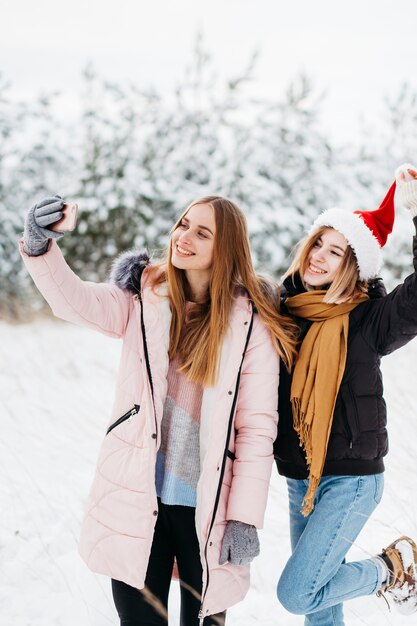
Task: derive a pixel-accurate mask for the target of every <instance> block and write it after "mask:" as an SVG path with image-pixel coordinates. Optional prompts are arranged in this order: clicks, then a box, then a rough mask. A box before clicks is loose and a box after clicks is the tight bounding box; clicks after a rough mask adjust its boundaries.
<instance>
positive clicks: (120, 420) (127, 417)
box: [106, 404, 140, 435]
mask: <svg viewBox="0 0 417 626" xmlns="http://www.w3.org/2000/svg"><path fill="white" fill-rule="evenodd" d="M139 409H140V406H139V405H138V404H135V405H134V406H133V408H131V409H130V410H129V411H127V413H125V414H124V415H122V416H121V417H118V418H117V420H116V421H115V422H113V424H110V426H109V427H108V429H107V432H106V435H108V434H109V433H111V431H112V430H113V429H114V428H117V426H120V424H123V422H126V421H130V420H131V419H132V417H133V416H134V415H136V413H139Z"/></svg>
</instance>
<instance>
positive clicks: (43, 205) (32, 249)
mask: <svg viewBox="0 0 417 626" xmlns="http://www.w3.org/2000/svg"><path fill="white" fill-rule="evenodd" d="M63 206H64V200H63V199H62V198H61V196H53V197H49V198H43V200H41V201H40V202H37V203H36V204H34V205H33V206H32V207H31V208H30V209H29V211H28V212H27V214H26V218H25V228H24V231H23V240H24V245H23V247H24V250H25V252H26V253H27V254H28V255H29V256H40V255H41V254H44V253H45V252H46V251H47V249H48V245H49V240H50V239H59V238H60V237H62V236H63V234H64V233H60V232H55V231H53V230H50V229H49V228H48V226H50V225H51V224H54V223H55V222H57V221H58V220H60V219H61V217H62V208H63Z"/></svg>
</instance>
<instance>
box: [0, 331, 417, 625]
mask: <svg viewBox="0 0 417 626" xmlns="http://www.w3.org/2000/svg"><path fill="white" fill-rule="evenodd" d="M119 350H120V344H119V342H117V341H114V340H111V339H108V338H106V337H103V336H101V335H98V334H94V333H92V332H90V331H87V330H84V329H79V328H76V327H72V326H70V325H66V324H64V323H61V322H58V321H53V320H49V319H47V320H42V321H37V322H33V323H31V324H27V325H20V326H13V325H7V324H5V323H1V322H0V420H1V433H2V434H1V437H0V623H1V624H2V625H3V624H5V625H6V624H7V625H13V626H51V625H52V624H53V625H54V626H74V625H76V626H108V625H110V624H114V625H116V624H117V623H118V620H117V617H116V613H115V610H114V608H113V603H112V599H111V594H110V586H109V581H108V580H107V579H106V578H104V577H101V576H96V575H94V574H93V573H91V572H90V571H89V570H88V569H87V568H86V566H85V565H84V563H83V562H82V561H81V558H80V557H79V556H78V553H77V539H78V534H79V527H80V522H81V519H82V514H83V505H84V501H85V498H86V495H87V492H88V488H89V484H90V480H91V478H92V475H93V468H94V464H95V459H96V455H97V451H98V446H99V443H100V440H101V437H102V436H103V434H104V431H105V427H106V422H107V418H108V416H109V410H110V405H111V403H112V396H113V387H114V380H115V371H116V368H117V363H118V356H119ZM415 364H417V341H415V342H414V343H411V344H409V345H408V346H407V347H405V348H403V349H402V350H400V351H398V352H397V353H394V354H393V355H391V356H389V357H386V358H385V360H384V374H385V388H386V399H387V403H388V408H389V431H390V441H391V452H390V455H389V456H388V459H387V473H386V489H385V495H384V498H383V500H382V503H381V504H380V506H379V507H378V509H377V511H376V512H375V513H374V516H373V517H372V518H371V520H370V521H369V523H368V525H367V527H366V528H365V529H364V531H363V532H362V534H361V535H360V536H359V538H358V540H357V542H356V543H355V545H354V546H353V547H352V550H351V552H350V554H349V557H348V558H349V560H352V559H356V558H364V557H366V556H368V555H370V554H375V553H376V552H378V551H380V550H381V548H382V547H383V546H385V545H387V544H388V543H390V542H391V541H392V540H393V539H394V538H396V537H397V536H398V535H400V534H409V535H411V536H414V537H416V536H417V498H416V491H417V471H416V470H417V415H416V413H417V411H416V409H415V406H414V405H415V384H416V374H415V372H416V369H417V368H416V366H415ZM413 400H414V402H413ZM261 548H262V549H261V555H260V557H258V559H257V560H256V561H255V564H254V566H253V576H252V588H251V591H250V593H249V594H248V596H247V597H246V599H245V600H244V601H243V602H242V603H241V604H240V605H238V606H236V607H234V608H232V609H231V610H230V611H229V614H228V622H227V623H228V626H237V625H239V626H252V625H256V626H288V625H289V626H291V625H297V624H298V625H300V626H301V625H302V624H303V618H301V617H295V616H291V615H289V614H288V613H287V612H286V611H285V610H284V609H283V608H281V607H280V606H279V604H278V602H277V600H276V598H275V585H276V582H277V579H278V576H279V573H280V571H281V569H282V567H283V565H284V563H285V561H286V559H287V558H288V556H289V539H288V524H287V504H286V491H285V482H284V480H283V479H282V478H280V477H278V476H277V475H276V472H275V471H274V474H273V479H272V485H271V493H270V499H269V506H268V511H267V516H266V524H265V529H264V530H263V531H262V532H261ZM171 595H172V610H171V615H172V620H171V621H170V624H171V623H172V624H177V623H178V589H177V583H174V585H173V593H172V594H171ZM345 615H346V623H347V625H348V626H363V625H364V624H367V625H370V626H376V625H378V626H385V625H389V624H391V625H395V626H402V625H403V624H404V625H405V624H408V625H411V624H413V623H415V620H416V617H415V615H414V616H413V617H408V618H406V617H402V616H400V615H398V614H397V613H395V612H394V610H393V612H391V613H389V612H388V610H387V607H386V604H385V602H384V601H383V600H378V599H377V598H376V597H368V598H362V599H359V600H354V601H351V602H349V603H347V604H346V606H345Z"/></svg>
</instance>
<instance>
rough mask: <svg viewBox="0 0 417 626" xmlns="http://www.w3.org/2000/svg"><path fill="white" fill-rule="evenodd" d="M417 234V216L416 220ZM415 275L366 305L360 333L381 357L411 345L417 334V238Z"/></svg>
mask: <svg viewBox="0 0 417 626" xmlns="http://www.w3.org/2000/svg"><path fill="white" fill-rule="evenodd" d="M413 222H414V225H415V227H416V231H417V217H415V218H414V219H413ZM413 265H414V272H413V273H412V274H410V275H409V276H407V278H406V279H405V280H404V282H403V283H402V284H401V285H398V286H397V287H396V288H395V289H394V290H393V291H391V293H389V294H388V295H386V296H384V297H383V298H380V299H376V300H372V301H370V302H368V303H366V305H365V309H364V310H365V311H366V314H365V315H364V316H363V318H362V321H361V331H362V334H363V336H364V338H365V339H366V341H367V342H368V343H369V344H370V345H371V346H372V347H373V348H374V349H375V350H376V351H377V352H378V354H380V355H381V356H383V355H386V354H389V353H390V352H393V351H394V350H397V349H398V348H401V346H403V345H405V344H406V343H408V342H409V341H410V340H411V339H413V338H414V337H415V336H416V335H417V236H416V235H415V236H414V237H413Z"/></svg>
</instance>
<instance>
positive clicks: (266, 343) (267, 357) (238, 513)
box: [226, 315, 279, 528]
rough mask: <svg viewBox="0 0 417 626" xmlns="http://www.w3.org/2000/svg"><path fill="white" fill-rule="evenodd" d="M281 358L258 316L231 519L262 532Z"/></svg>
mask: <svg viewBox="0 0 417 626" xmlns="http://www.w3.org/2000/svg"><path fill="white" fill-rule="evenodd" d="M278 379H279V357H278V353H277V351H276V350H275V348H274V345H273V343H272V340H271V336H270V333H269V331H268V330H267V329H266V328H265V327H264V326H263V324H262V323H261V322H260V320H259V316H258V315H256V316H255V320H254V326H253V331H252V336H251V339H250V341H249V345H248V348H247V351H246V355H245V358H244V361H243V367H242V376H241V381H240V387H239V396H238V402H237V409H236V417H235V432H236V436H235V460H234V462H233V477H232V483H231V489H230V493H229V500H228V507H227V514H226V518H227V519H228V520H237V521H240V522H245V523H246V524H252V525H253V526H256V527H257V528H262V526H263V520H264V514H265V508H266V502H267V496H268V489H269V482H270V478H271V471H272V463H273V443H274V441H275V438H276V433H277V422H278Z"/></svg>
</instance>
